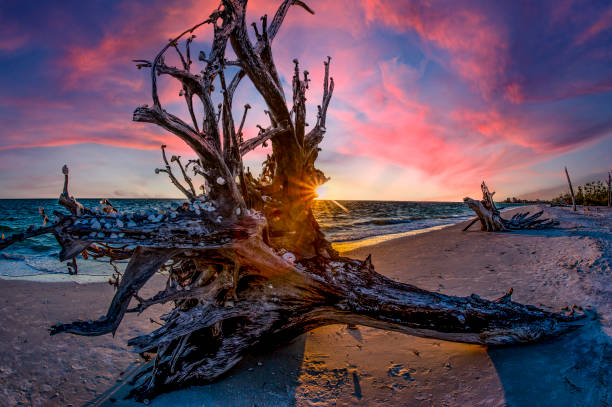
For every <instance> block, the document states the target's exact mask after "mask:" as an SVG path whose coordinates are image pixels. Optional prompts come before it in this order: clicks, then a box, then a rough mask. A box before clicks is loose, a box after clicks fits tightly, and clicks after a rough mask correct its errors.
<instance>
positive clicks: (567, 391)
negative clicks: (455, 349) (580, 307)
mask: <svg viewBox="0 0 612 407" xmlns="http://www.w3.org/2000/svg"><path fill="white" fill-rule="evenodd" d="M592 318H594V320H589V321H586V323H585V326H583V327H582V328H580V329H578V330H577V331H576V332H575V333H572V334H569V335H565V336H563V337H561V338H558V339H556V340H554V341H552V342H547V343H540V344H534V345H525V346H517V347H509V348H491V349H489V350H488V354H489V357H490V358H491V360H492V361H493V364H494V365H495V369H496V370H497V374H498V375H499V378H500V381H501V383H502V386H503V389H504V395H505V399H506V403H507V405H508V406H510V407H513V406H533V407H537V406H555V407H566V406H567V407H569V406H610V405H612V380H610V379H611V377H612V373H611V371H612V340H611V338H610V337H609V336H608V335H606V333H605V332H604V331H603V330H602V327H601V324H600V323H599V321H598V320H597V317H596V316H593V317H592Z"/></svg>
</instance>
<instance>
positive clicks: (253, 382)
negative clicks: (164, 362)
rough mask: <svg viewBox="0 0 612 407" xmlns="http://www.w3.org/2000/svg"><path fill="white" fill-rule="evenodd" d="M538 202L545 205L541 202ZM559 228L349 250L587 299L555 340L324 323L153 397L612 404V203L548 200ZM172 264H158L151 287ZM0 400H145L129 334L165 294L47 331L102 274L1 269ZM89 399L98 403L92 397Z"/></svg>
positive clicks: (92, 311) (100, 298)
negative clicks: (93, 328)
mask: <svg viewBox="0 0 612 407" xmlns="http://www.w3.org/2000/svg"><path fill="white" fill-rule="evenodd" d="M528 209H529V210H536V209H537V208H535V207H531V208H528ZM542 209H544V210H545V212H546V214H545V215H546V216H549V217H552V218H555V219H557V220H559V221H560V225H559V226H557V227H556V228H554V229H550V230H542V231H521V232H512V233H484V232H481V231H480V230H478V227H476V226H474V227H473V228H472V229H470V230H469V231H468V232H462V231H461V230H462V228H463V226H464V225H463V224H457V225H454V226H451V227H448V228H445V229H442V230H436V231H431V232H428V233H423V234H419V235H415V236H408V237H403V238H399V239H393V240H388V241H385V242H382V243H379V244H377V245H375V246H367V247H361V248H358V249H355V250H353V251H351V252H348V253H346V254H347V255H350V256H351V257H356V258H365V257H366V256H367V255H368V254H369V253H371V254H372V259H373V263H374V265H375V266H376V270H377V271H378V272H380V273H382V274H385V275H387V276H389V277H391V278H394V279H396V280H398V281H403V282H406V283H409V284H413V285H416V286H418V287H422V288H424V289H427V290H433V291H439V292H443V293H445V294H452V295H459V296H466V295H470V294H472V293H477V294H478V295H480V296H481V297H485V298H497V297H499V296H501V295H502V294H503V293H504V292H506V290H507V289H508V288H510V287H512V288H513V289H514V295H513V300H515V301H519V302H524V303H529V304H533V305H537V306H541V307H543V308H547V309H557V310H558V309H560V308H562V307H564V306H568V305H569V306H570V307H571V306H572V304H577V305H580V306H582V307H584V308H590V309H591V310H592V312H590V313H589V315H590V317H589V318H587V319H586V320H585V325H584V326H583V327H582V328H581V329H579V330H578V331H577V332H575V333H572V334H569V335H566V336H564V337H562V338H559V339H558V340H555V341H553V342H550V343H542V344H536V345H529V346H520V347H509V348H487V347H483V346H476V345H465V344H458V343H451V342H443V341H437V340H431V339H423V338H416V337H411V336H407V335H403V334H399V333H393V332H385V331H380V330H376V329H372V328H365V327H358V328H357V329H348V328H347V327H346V326H341V325H332V326H326V327H322V328H319V329H316V330H314V331H311V332H309V333H308V334H306V335H302V336H300V337H298V338H296V339H295V340H294V341H293V342H292V343H290V344H287V345H284V346H282V347H280V348H277V349H275V350H262V351H261V353H259V354H256V355H252V356H250V357H249V358H247V359H245V360H244V361H243V362H241V363H240V364H239V365H238V366H237V367H236V368H234V369H233V370H231V371H230V372H229V374H228V375H227V376H226V377H224V378H223V379H221V380H220V381H218V382H216V383H213V384H210V385H205V386H197V387H192V388H189V389H185V390H181V391H177V392H173V393H170V394H164V395H161V396H159V397H158V398H156V399H155V400H153V401H152V402H151V405H153V406H169V405H181V406H207V407H209V406H249V407H250V406H254V405H256V406H293V405H295V406H355V405H357V406H359V405H364V406H365V405H393V406H504V405H508V406H551V405H554V406H609V405H611V404H612V390H611V388H612V383H611V380H610V378H611V374H610V371H611V369H612V288H611V287H612V285H611V284H610V279H611V278H612V275H611V274H612V270H611V250H612V238H611V232H612V213H611V212H610V211H609V210H608V209H600V210H599V211H595V210H591V211H584V210H583V209H580V210H579V212H577V213H572V212H571V211H570V210H569V209H568V208H548V207H542ZM163 280H164V279H163V278H162V277H161V276H156V277H155V278H153V279H152V280H151V281H150V282H149V283H148V285H147V286H146V288H145V290H143V291H142V294H144V295H147V296H149V295H152V294H154V293H155V292H156V291H157V289H158V288H160V287H161V285H162V284H163ZM0 293H1V294H0V296H1V297H0V298H1V301H2V304H3V312H2V314H1V315H0V326H1V327H2V328H1V329H0V341H1V344H0V387H1V390H0V405H2V406H15V405H33V406H56V405H57V406H64V405H74V406H78V405H111V406H112V405H115V406H123V405H140V404H137V403H135V402H133V401H126V400H123V396H124V395H125V394H126V393H127V391H128V390H129V385H128V383H127V382H128V380H127V378H128V376H129V375H130V374H131V372H133V371H135V370H136V369H137V368H138V366H139V365H140V362H137V355H135V354H133V353H131V352H130V351H129V349H128V347H127V345H126V342H127V340H128V339H129V338H131V337H134V336H137V335H139V334H142V333H146V332H149V331H152V330H154V329H155V328H156V322H152V321H151V319H153V321H156V320H158V318H159V316H160V315H162V313H163V311H164V308H163V307H162V306H158V307H152V308H150V309H148V310H147V311H146V312H145V313H143V314H142V315H140V316H135V315H132V314H129V315H127V316H126V318H125V319H124V321H123V323H122V324H121V326H120V327H119V329H118V331H117V333H116V336H115V337H112V336H110V335H107V336H102V337H78V336H73V335H57V336H53V337H50V336H49V335H48V332H47V329H48V327H49V326H50V325H52V324H54V323H56V322H58V321H62V322H69V321H72V320H74V319H78V318H81V319H88V318H97V317H98V316H99V315H101V314H103V313H105V311H106V308H107V306H108V304H109V302H110V300H111V298H112V295H113V288H112V287H111V286H109V285H108V284H104V283H91V284H76V283H40V282H31V281H17V280H2V281H0ZM88 403H91V404H88Z"/></svg>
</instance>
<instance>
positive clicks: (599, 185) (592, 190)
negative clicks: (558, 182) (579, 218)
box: [552, 181, 608, 206]
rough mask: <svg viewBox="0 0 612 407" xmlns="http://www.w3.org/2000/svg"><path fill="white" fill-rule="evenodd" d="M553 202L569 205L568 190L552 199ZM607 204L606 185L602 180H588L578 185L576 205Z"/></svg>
mask: <svg viewBox="0 0 612 407" xmlns="http://www.w3.org/2000/svg"><path fill="white" fill-rule="evenodd" d="M552 203H553V204H561V205H571V204H572V197H571V195H570V194H569V192H567V193H564V194H561V195H559V196H558V197H556V198H553V199H552ZM607 204H608V186H607V185H606V184H604V183H603V182H602V181H593V182H588V183H586V184H584V185H580V186H579V187H578V192H577V193H576V205H585V206H599V205H607Z"/></svg>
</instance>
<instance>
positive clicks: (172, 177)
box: [155, 144, 195, 201]
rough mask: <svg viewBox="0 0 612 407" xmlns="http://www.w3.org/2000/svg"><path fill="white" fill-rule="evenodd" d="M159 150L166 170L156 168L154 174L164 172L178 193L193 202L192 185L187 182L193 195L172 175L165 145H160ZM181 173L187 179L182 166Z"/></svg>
mask: <svg viewBox="0 0 612 407" xmlns="http://www.w3.org/2000/svg"><path fill="white" fill-rule="evenodd" d="M161 150H162V157H163V159H164V163H165V164H166V169H161V168H156V169H155V173H156V174H159V173H160V172H165V173H166V174H168V177H170V181H171V182H172V183H173V184H174V186H175V187H176V188H177V189H178V190H179V191H181V192H182V193H183V194H184V195H185V196H186V197H187V199H189V200H190V201H193V200H194V199H195V190H194V189H193V185H191V182H189V184H190V186H191V189H192V190H193V191H194V192H193V193H191V192H190V191H188V190H187V189H186V188H185V187H184V186H183V185H182V184H181V183H180V182H179V180H178V179H177V178H176V177H175V176H174V174H173V173H172V168H171V167H170V163H169V162H168V158H166V145H165V144H162V146H161ZM173 158H174V157H173ZM181 171H182V172H183V175H184V176H185V177H186V178H187V174H185V171H184V170H183V166H182V165H181ZM190 181H191V180H190Z"/></svg>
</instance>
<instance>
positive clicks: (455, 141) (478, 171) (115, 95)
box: [0, 0, 612, 201]
mask: <svg viewBox="0 0 612 407" xmlns="http://www.w3.org/2000/svg"><path fill="white" fill-rule="evenodd" d="M279 3H280V2H279V1H269V0H268V1H253V2H251V3H249V7H248V10H249V12H248V15H249V20H250V21H259V17H260V16H261V15H263V14H264V13H267V14H268V15H269V16H270V18H271V16H272V15H273V14H274V12H275V10H276V6H277V5H278V4H279ZM307 3H308V4H309V6H310V7H311V8H312V9H314V11H315V13H316V14H315V15H314V16H313V15H310V14H308V13H306V12H305V11H304V10H303V9H301V8H299V7H294V8H293V9H292V10H290V12H289V16H288V18H287V19H286V20H285V23H284V25H283V27H282V28H281V30H280V32H279V35H278V36H277V38H276V39H275V42H274V45H273V51H274V57H275V60H276V64H277V67H278V69H279V71H280V73H281V75H282V80H283V82H284V83H285V85H286V86H285V92H286V95H287V96H288V99H289V100H290V99H291V97H290V95H291V90H290V89H291V75H292V62H291V61H292V59H293V58H298V59H299V60H300V65H301V66H302V67H304V68H306V69H308V70H309V71H310V73H311V77H312V82H311V85H310V93H309V94H308V99H309V100H308V101H309V103H310V105H309V109H310V111H309V114H310V115H309V118H310V120H309V121H310V123H311V124H313V125H314V123H315V121H316V120H315V115H316V104H317V103H319V101H320V100H321V93H322V74H323V63H322V62H323V60H324V58H325V57H326V56H327V55H329V56H331V57H332V63H331V73H332V76H333V77H334V80H335V85H336V87H335V92H334V97H333V99H332V102H331V106H330V108H329V113H328V125H327V130H328V131H327V134H326V139H325V141H324V142H323V144H322V148H323V152H322V153H321V155H320V159H319V162H318V166H319V167H320V168H321V169H323V170H324V171H325V173H326V174H327V175H328V176H330V177H331V181H330V182H329V183H328V185H327V187H326V188H327V191H326V193H327V197H330V198H335V199H375V200H384V199H388V200H453V201H457V200H460V199H461V198H463V197H464V196H466V195H472V196H473V197H477V196H478V195H479V193H478V190H479V184H480V181H481V180H482V179H486V180H487V181H488V184H489V185H490V186H491V187H492V189H494V190H497V192H498V195H496V197H505V196H508V195H510V196H513V195H514V196H519V195H520V194H522V193H527V192H530V191H534V190H540V189H544V188H548V187H551V186H555V185H557V184H561V183H562V182H564V179H563V178H562V177H563V173H562V171H563V167H564V166H565V165H567V166H568V168H569V170H570V172H571V173H572V174H573V175H574V176H575V177H576V178H581V177H585V176H589V175H592V174H601V173H604V172H606V171H608V170H610V169H612V168H611V166H612V4H611V3H610V2H609V1H571V0H570V1H566V0H551V1H537V2H531V1H488V0H483V1H457V0H452V1H430V0H424V1H407V0H402V1H385V0H363V1H327V2H325V1H322V0H311V1H307ZM217 4H218V2H216V1H208V0H205V1H168V0H147V1H134V0H129V1H127V0H125V1H108V0H105V1H82V0H78V1H72V0H62V1H60V2H58V1H46V2H45V1H39V2H23V1H13V0H3V2H2V8H1V9H0V73H1V74H0V121H1V127H0V198H22V197H57V196H58V194H59V192H60V191H61V185H62V176H61V172H60V169H61V166H62V164H64V163H67V164H68V165H69V166H70V168H71V170H72V173H73V174H74V176H73V183H72V191H71V192H72V193H73V194H74V195H75V196H77V197H107V198H114V197H179V192H178V191H177V190H176V189H175V188H174V187H173V186H172V185H171V184H170V182H169V181H168V179H167V178H166V177H165V176H163V174H161V175H155V174H154V172H153V169H154V168H155V167H157V166H159V165H160V163H161V157H160V152H159V146H160V144H162V143H165V144H167V145H168V148H169V151H170V152H171V153H176V154H182V155H184V156H188V155H189V152H188V148H187V147H186V146H185V145H184V144H182V142H181V141H179V140H178V139H177V138H176V137H175V136H172V135H170V134H167V133H164V132H163V131H161V130H158V129H157V128H155V127H154V126H153V125H147V124H138V123H133V122H132V121H131V118H132V112H133V110H134V108H135V107H137V106H139V105H143V104H151V96H150V82H149V79H148V71H147V70H137V69H136V68H135V64H134V63H132V59H139V58H140V59H152V58H153V57H154V55H155V54H156V53H157V51H158V50H159V49H160V48H161V47H163V46H164V44H165V41H167V40H168V38H170V37H173V36H175V35H176V34H178V33H180V32H181V31H183V30H184V29H186V28H188V27H189V26H191V25H194V24H195V23H197V22H199V21H201V20H204V19H205V18H206V17H207V16H208V15H209V14H210V12H211V11H212V10H213V9H214V8H216V6H217ZM197 35H198V37H197V39H196V42H195V43H194V47H193V49H194V50H195V53H196V54H197V52H198V51H199V50H200V49H202V50H205V51H208V49H209V43H208V42H207V41H209V40H210V39H211V37H212V35H211V31H210V29H209V28H206V29H203V30H201V31H199V32H197ZM196 62H197V61H196ZM161 86H162V87H161V94H162V99H163V100H164V101H165V106H167V109H168V110H171V111H174V112H177V113H178V114H179V115H183V114H185V109H184V107H183V104H182V102H181V100H182V99H181V98H179V96H178V91H179V89H178V86H177V85H176V84H175V83H172V82H170V81H165V82H163V83H162V85H161ZM245 103H250V104H251V105H252V106H253V107H254V109H252V110H251V112H252V114H250V115H249V119H248V121H247V126H248V129H247V135H248V136H253V135H255V134H256V132H257V129H256V127H255V125H256V124H262V125H264V126H266V125H267V121H266V119H265V116H264V114H263V109H264V106H263V103H262V99H261V98H260V97H258V95H257V94H256V93H255V91H254V89H253V88H252V87H251V86H250V85H249V84H248V83H247V81H243V84H242V85H241V87H240V90H239V91H238V92H237V96H236V99H235V101H234V106H238V108H237V112H239V111H240V110H241V108H240V107H241V106H242V105H244V104H245ZM264 156H265V151H258V152H253V153H251V154H250V155H249V156H248V159H247V162H248V165H250V166H251V168H253V169H255V168H257V169H258V167H259V164H258V162H260V161H261V159H262V157H264Z"/></svg>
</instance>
